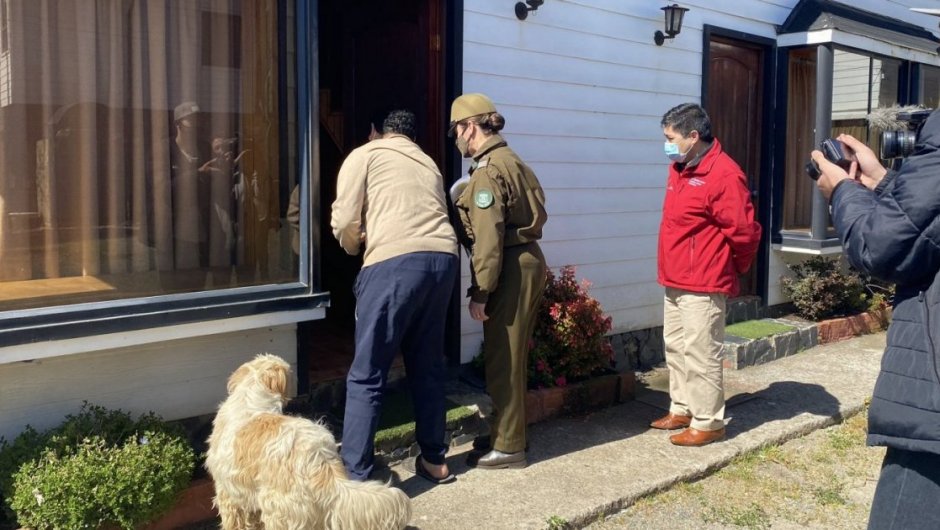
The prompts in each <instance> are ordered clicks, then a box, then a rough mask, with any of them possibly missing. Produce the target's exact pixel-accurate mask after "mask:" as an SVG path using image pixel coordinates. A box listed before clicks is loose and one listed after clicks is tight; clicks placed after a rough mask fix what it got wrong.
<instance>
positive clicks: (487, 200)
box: [473, 189, 493, 208]
mask: <svg viewBox="0 0 940 530" xmlns="http://www.w3.org/2000/svg"><path fill="white" fill-rule="evenodd" d="M473 202H474V204H476V205H477V207H478V208H489V207H490V206H493V192H492V191H490V190H486V189H483V190H480V191H478V192H477V193H476V195H474V196H473Z"/></svg>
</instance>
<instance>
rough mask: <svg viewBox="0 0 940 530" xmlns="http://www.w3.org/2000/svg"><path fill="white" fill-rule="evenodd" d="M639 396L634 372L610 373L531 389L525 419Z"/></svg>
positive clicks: (536, 419) (574, 411) (544, 417)
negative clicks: (570, 382)
mask: <svg viewBox="0 0 940 530" xmlns="http://www.w3.org/2000/svg"><path fill="white" fill-rule="evenodd" d="M634 397H636V374H634V372H624V373H609V374H605V375H601V376H598V377H593V378H591V379H586V380H584V381H581V382H579V383H574V384H570V385H566V386H556V387H549V388H538V389H533V390H529V392H528V393H527V394H526V400H525V414H526V423H529V424H532V423H538V422H540V421H545V420H547V419H550V418H554V417H557V416H560V415H562V414H579V413H584V412H589V411H591V410H597V409H601V408H605V407H609V406H611V405H615V404H617V403H622V402H625V401H630V400H632V399H633V398H634Z"/></svg>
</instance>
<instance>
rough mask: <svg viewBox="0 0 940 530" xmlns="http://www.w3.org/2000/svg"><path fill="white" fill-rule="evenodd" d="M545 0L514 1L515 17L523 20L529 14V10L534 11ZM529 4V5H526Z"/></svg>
mask: <svg viewBox="0 0 940 530" xmlns="http://www.w3.org/2000/svg"><path fill="white" fill-rule="evenodd" d="M544 3H545V0H525V2H516V18H518V19H519V20H525V19H526V17H528V16H529V11H535V10H536V9H538V8H539V6H540V5H542V4H544ZM526 4H529V5H526Z"/></svg>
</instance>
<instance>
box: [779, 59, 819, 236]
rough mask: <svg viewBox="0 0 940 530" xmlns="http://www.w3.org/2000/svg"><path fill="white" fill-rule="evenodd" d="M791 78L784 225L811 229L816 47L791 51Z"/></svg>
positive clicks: (788, 102)
mask: <svg viewBox="0 0 940 530" xmlns="http://www.w3.org/2000/svg"><path fill="white" fill-rule="evenodd" d="M789 78H790V80H789V86H788V96H787V151H786V166H785V168H786V169H785V171H786V175H785V176H784V188H783V189H784V199H783V204H784V208H783V228H784V230H807V231H808V230H809V227H810V223H811V222H812V215H813V204H812V200H811V197H812V190H811V188H812V186H813V185H814V184H813V181H812V180H810V179H809V178H808V177H807V176H806V172H805V167H806V163H807V162H809V153H810V151H812V150H813V149H814V139H815V138H814V132H813V129H814V122H815V117H816V96H815V94H816V60H815V50H798V51H792V52H790V65H789Z"/></svg>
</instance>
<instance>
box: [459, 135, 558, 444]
mask: <svg viewBox="0 0 940 530" xmlns="http://www.w3.org/2000/svg"><path fill="white" fill-rule="evenodd" d="M473 159H474V161H473V166H472V167H471V170H470V171H471V178H470V183H469V184H468V185H467V187H466V188H465V189H464V191H463V193H462V194H461V195H460V197H459V198H458V199H457V201H456V206H457V212H458V213H459V215H460V220H461V224H462V225H463V233H461V234H459V237H460V239H461V242H462V243H464V245H465V246H467V248H469V249H470V250H471V258H470V260H471V274H472V276H473V282H472V286H471V288H470V292H469V295H470V299H471V300H472V301H474V302H479V303H485V304H486V315H487V316H488V317H489V318H488V319H487V320H486V321H485V322H484V323H483V344H484V346H483V349H484V352H485V353H484V360H485V367H486V387H487V392H488V393H489V394H490V397H491V398H492V399H493V406H494V409H495V410H494V417H493V418H492V420H491V427H492V435H493V437H492V439H493V448H494V449H496V450H497V451H502V452H505V453H515V452H518V451H522V450H523V448H525V446H526V439H525V426H526V418H525V394H526V379H527V371H528V369H527V365H528V345H529V341H530V340H531V338H532V332H533V330H534V328H535V318H536V314H537V312H538V307H539V303H540V302H541V300H542V292H543V291H544V290H545V270H546V264H545V257H544V256H543V255H542V250H541V248H539V245H538V243H537V241H538V240H539V239H541V237H542V226H543V225H544V224H545V221H546V219H547V217H548V216H547V215H546V213H545V193H544V192H543V191H542V186H541V184H539V181H538V179H537V178H536V177H535V173H533V172H532V170H531V169H530V168H529V166H527V165H525V163H523V162H522V160H520V159H519V156H518V155H516V153H515V152H513V151H512V149H510V148H509V147H508V146H507V145H506V142H505V140H503V138H502V137H501V136H499V135H493V136H492V137H490V138H489V139H487V141H486V142H485V143H484V144H483V145H482V146H481V147H480V150H479V151H478V152H477V154H476V155H474V157H473Z"/></svg>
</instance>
